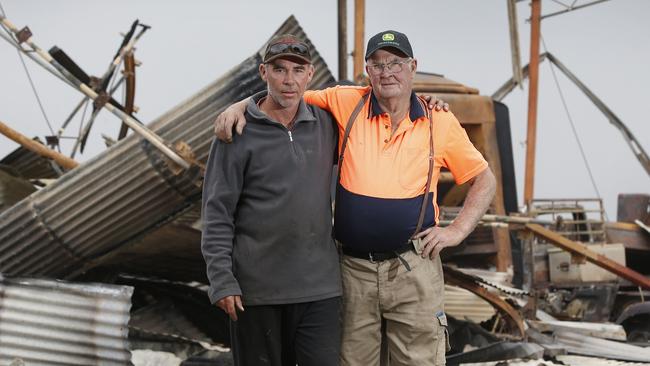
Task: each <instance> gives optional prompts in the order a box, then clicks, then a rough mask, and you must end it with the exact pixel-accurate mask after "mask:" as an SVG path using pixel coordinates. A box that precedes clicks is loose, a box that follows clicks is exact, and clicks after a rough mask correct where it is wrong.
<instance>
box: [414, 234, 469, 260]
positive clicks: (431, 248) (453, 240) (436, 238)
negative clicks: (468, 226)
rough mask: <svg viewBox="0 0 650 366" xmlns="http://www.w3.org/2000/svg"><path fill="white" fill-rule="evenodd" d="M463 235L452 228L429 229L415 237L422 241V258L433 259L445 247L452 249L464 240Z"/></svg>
mask: <svg viewBox="0 0 650 366" xmlns="http://www.w3.org/2000/svg"><path fill="white" fill-rule="evenodd" d="M465 236H466V235H465V234H464V233H463V232H461V231H460V230H459V229H457V228H455V227H453V226H447V227H439V226H434V227H430V228H428V229H426V230H424V231H422V232H420V233H418V234H417V235H415V237H416V238H420V239H422V248H423V250H422V258H427V257H428V258H430V259H434V258H435V257H436V256H438V254H440V251H442V250H443V249H444V248H447V247H454V246H456V245H458V244H460V242H461V241H463V239H465Z"/></svg>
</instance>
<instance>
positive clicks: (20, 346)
mask: <svg viewBox="0 0 650 366" xmlns="http://www.w3.org/2000/svg"><path fill="white" fill-rule="evenodd" d="M132 293H133V288H132V287H130V286H115V285H104V284H75V283H69V282H61V281H51V280H34V279H18V278H15V279H8V278H3V277H2V276H0V364H3V365H5V364H9V363H10V362H12V361H13V360H22V361H23V362H25V364H27V365H32V364H38V365H63V364H65V365H125V364H129V361H130V360H131V354H130V352H129V350H128V340H127V335H128V328H127V323H128V321H129V310H130V308H131V294H132Z"/></svg>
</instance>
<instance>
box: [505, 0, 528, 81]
mask: <svg viewBox="0 0 650 366" xmlns="http://www.w3.org/2000/svg"><path fill="white" fill-rule="evenodd" d="M508 25H509V30H510V54H511V57H512V77H513V79H514V80H515V82H516V83H517V84H519V87H520V88H523V86H522V84H521V83H522V81H523V79H524V77H523V75H522V73H521V59H520V57H519V54H520V52H519V30H518V28H517V4H516V1H515V0H508Z"/></svg>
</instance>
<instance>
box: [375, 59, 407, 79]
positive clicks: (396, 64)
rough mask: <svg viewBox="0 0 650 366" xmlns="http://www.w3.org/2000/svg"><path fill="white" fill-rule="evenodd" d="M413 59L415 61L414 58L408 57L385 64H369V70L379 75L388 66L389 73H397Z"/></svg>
mask: <svg viewBox="0 0 650 366" xmlns="http://www.w3.org/2000/svg"><path fill="white" fill-rule="evenodd" d="M411 61H413V59H412V58H407V59H406V60H401V61H392V62H388V63H385V64H368V72H370V73H371V74H373V75H379V74H381V73H382V72H384V68H386V69H387V70H388V72H389V73H391V74H396V73H398V72H401V71H402V69H403V68H404V64H408V63H410V62H411Z"/></svg>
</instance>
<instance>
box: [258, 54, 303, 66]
mask: <svg viewBox="0 0 650 366" xmlns="http://www.w3.org/2000/svg"><path fill="white" fill-rule="evenodd" d="M279 58H282V59H285V60H289V61H293V62H295V63H299V64H311V60H310V59H308V58H307V57H302V56H299V55H296V54H293V53H281V54H279V55H273V56H271V57H269V58H268V59H267V60H265V61H264V63H268V62H271V61H274V60H277V59H279Z"/></svg>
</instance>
